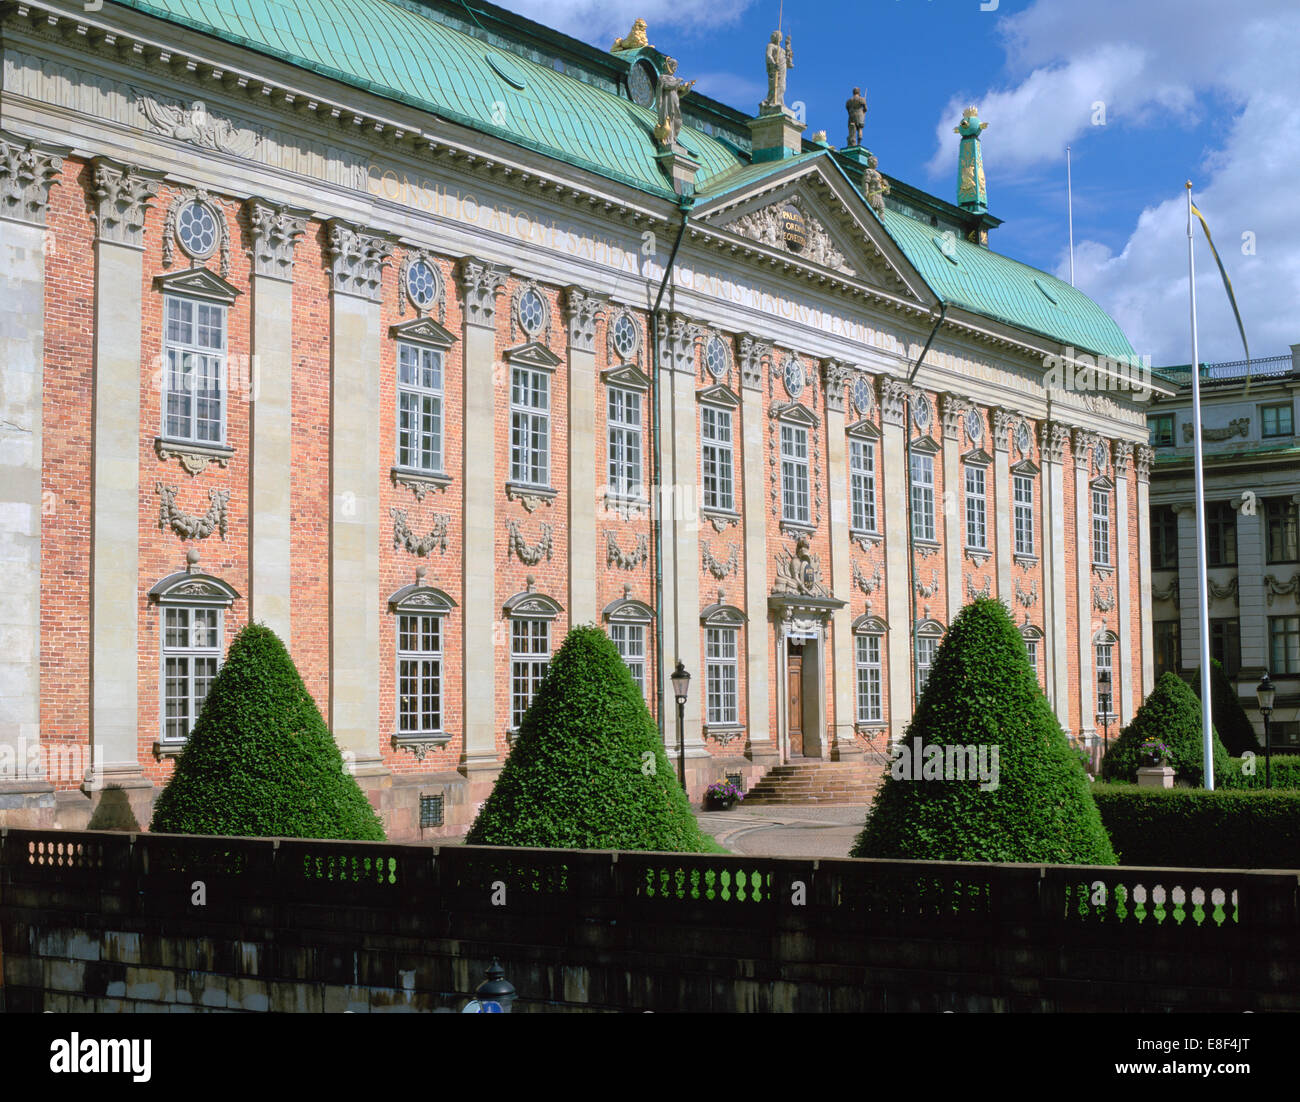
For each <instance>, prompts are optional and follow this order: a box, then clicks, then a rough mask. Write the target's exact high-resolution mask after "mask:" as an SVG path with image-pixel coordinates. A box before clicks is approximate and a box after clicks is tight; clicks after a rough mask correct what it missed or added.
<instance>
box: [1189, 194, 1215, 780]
mask: <svg viewBox="0 0 1300 1102" xmlns="http://www.w3.org/2000/svg"><path fill="white" fill-rule="evenodd" d="M1194 240H1195V239H1194V237H1193V235H1192V181H1191V180H1188V181H1187V276H1188V279H1189V281H1190V283H1191V290H1192V441H1193V443H1192V448H1193V460H1192V463H1193V469H1194V470H1195V472H1196V586H1197V613H1198V615H1199V617H1200V625H1201V631H1200V635H1201V762H1202V766H1203V768H1204V770H1205V787H1206V788H1208V789H1213V788H1214V752H1213V747H1214V719H1213V715H1212V711H1213V709H1212V707H1211V700H1210V593H1209V586H1208V584H1207V583H1208V579H1207V575H1208V570H1207V566H1206V561H1205V470H1204V466H1203V460H1202V455H1201V360H1200V349H1199V347H1198V345H1197V340H1196V260H1195V256H1194V253H1193V248H1194V246H1193V242H1194Z"/></svg>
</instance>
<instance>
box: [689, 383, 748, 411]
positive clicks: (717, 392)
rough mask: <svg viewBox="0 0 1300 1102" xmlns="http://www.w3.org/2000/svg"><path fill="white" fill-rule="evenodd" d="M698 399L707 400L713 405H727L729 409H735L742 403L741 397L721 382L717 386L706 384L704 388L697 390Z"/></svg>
mask: <svg viewBox="0 0 1300 1102" xmlns="http://www.w3.org/2000/svg"><path fill="white" fill-rule="evenodd" d="M695 397H696V399H697V400H698V401H701V402H707V403H708V404H709V405H711V406H726V407H727V408H728V409H735V408H736V407H738V406H739V405H740V399H739V398H737V397H736V395H735V393H734V392H733V391H732V390H731V389H730V388H729V387H725V386H723V385H722V384H721V383H719V384H718V385H717V386H706V387H705V388H704V389H703V390H698V391H696V392H695Z"/></svg>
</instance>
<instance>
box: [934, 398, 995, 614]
mask: <svg viewBox="0 0 1300 1102" xmlns="http://www.w3.org/2000/svg"><path fill="white" fill-rule="evenodd" d="M969 409H970V403H968V402H967V401H966V400H965V399H963V398H959V397H958V396H957V395H955V394H945V395H944V396H943V399H942V412H943V488H944V491H945V493H944V502H943V558H944V568H945V570H944V574H945V583H944V584H945V585H946V586H947V589H946V592H947V594H948V606H949V607H948V622H949V623H952V621H953V619H954V618H955V617H956V616H957V613H958V612H960V611H961V607H962V605H963V603H964V598H965V594H966V587H965V586H963V585H962V581H961V557H962V548H963V547H965V546H966V483H965V479H964V477H963V472H962V469H961V422H962V418H963V417H965V416H966V413H967V411H968V410H969ZM989 505H990V508H991V506H992V502H991V501H990V503H989Z"/></svg>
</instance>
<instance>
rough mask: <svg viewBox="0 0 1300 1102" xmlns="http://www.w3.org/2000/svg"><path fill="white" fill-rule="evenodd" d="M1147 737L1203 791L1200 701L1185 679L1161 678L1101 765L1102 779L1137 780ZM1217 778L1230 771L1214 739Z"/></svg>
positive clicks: (1166, 675)
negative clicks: (1160, 744) (1156, 741)
mask: <svg viewBox="0 0 1300 1102" xmlns="http://www.w3.org/2000/svg"><path fill="white" fill-rule="evenodd" d="M1148 738H1156V739H1159V740H1160V741H1161V742H1163V743H1164V744H1165V745H1166V746H1168V747H1169V764H1170V765H1172V766H1173V767H1174V774H1175V776H1176V777H1177V778H1178V780H1180V781H1185V782H1187V783H1189V784H1191V785H1192V786H1193V787H1194V788H1199V787H1201V785H1202V784H1203V783H1204V777H1205V769H1204V764H1203V762H1202V760H1201V702H1200V701H1199V700H1197V699H1196V694H1195V693H1193V692H1192V690H1191V689H1190V688H1188V686H1187V682H1185V681H1184V680H1183V679H1182V678H1181V677H1179V676H1178V675H1177V674H1173V673H1164V674H1161V676H1160V680H1159V681H1157V682H1156V685H1155V688H1154V689H1152V690H1151V695H1150V696H1148V697H1147V698H1146V700H1144V701H1143V702H1142V707H1141V708H1139V709H1138V711H1137V715H1135V716H1134V717H1133V720H1132V722H1131V723H1129V725H1128V726H1127V727H1125V728H1124V729H1123V730H1122V731H1120V733H1119V737H1118V738H1117V739H1116V740H1115V741H1114V742H1112V743H1111V745H1110V752H1109V753H1107V755H1106V757H1105V758H1104V759H1103V760H1102V763H1101V775H1102V778H1103V779H1104V780H1108V781H1120V782H1127V783H1129V784H1132V783H1134V782H1136V781H1137V771H1138V767H1139V766H1140V765H1141V764H1142V762H1141V760H1140V758H1139V750H1140V749H1141V746H1142V743H1143V742H1144V741H1145V740H1146V739H1148ZM1213 752H1214V775H1215V776H1216V777H1222V776H1224V775H1225V774H1227V773H1228V772H1229V770H1230V768H1231V767H1230V765H1229V762H1228V751H1227V750H1225V749H1224V746H1223V743H1222V742H1221V741H1219V737H1218V734H1217V732H1216V734H1215V736H1214V746H1213Z"/></svg>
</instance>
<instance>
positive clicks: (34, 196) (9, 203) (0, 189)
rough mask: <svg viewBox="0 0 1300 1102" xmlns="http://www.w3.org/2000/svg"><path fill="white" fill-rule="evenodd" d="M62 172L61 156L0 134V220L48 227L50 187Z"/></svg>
mask: <svg viewBox="0 0 1300 1102" xmlns="http://www.w3.org/2000/svg"><path fill="white" fill-rule="evenodd" d="M62 170H63V158H62V157H61V156H60V155H59V154H57V153H53V152H47V151H46V150H44V149H42V148H41V147H40V146H38V145H37V144H36V143H35V142H31V141H27V140H26V139H23V138H18V137H14V136H13V135H11V134H5V133H4V132H3V131H0V219H9V220H10V221H13V222H27V223H29V224H31V225H33V226H43V225H45V211H46V208H47V207H48V206H49V201H50V188H51V187H53V186H54V185H55V184H56V183H58V181H59V173H60V172H61V171H62Z"/></svg>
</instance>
